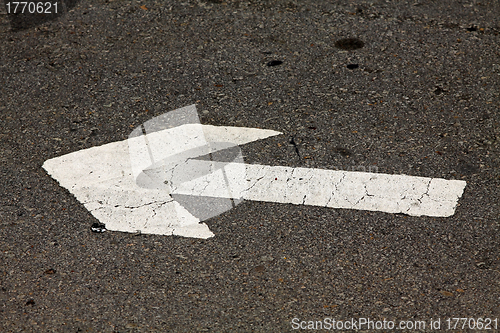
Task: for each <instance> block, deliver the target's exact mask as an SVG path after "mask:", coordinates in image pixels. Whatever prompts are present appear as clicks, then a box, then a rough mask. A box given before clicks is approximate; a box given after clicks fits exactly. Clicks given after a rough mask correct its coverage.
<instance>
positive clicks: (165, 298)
mask: <svg viewBox="0 0 500 333" xmlns="http://www.w3.org/2000/svg"><path fill="white" fill-rule="evenodd" d="M59 7H60V8H62V12H61V13H58V14H52V15H47V16H36V15H29V14H25V15H19V14H18V15H14V14H7V7H2V10H3V12H2V13H1V14H0V115H1V117H0V119H1V132H0V160H1V164H0V166H1V168H0V172H1V178H0V179H1V183H0V185H1V186H0V192H1V195H0V330H1V331H2V332H52V331H53V332H198V331H211V332H286V331H293V326H294V325H293V320H294V318H298V320H299V321H306V322H307V321H312V320H314V321H316V320H323V319H324V318H335V319H336V320H351V318H354V319H356V320H358V319H359V318H370V319H371V320H380V321H382V320H384V319H386V320H393V321H395V322H396V323H397V322H399V320H412V321H413V320H425V321H427V322H429V320H430V319H431V318H433V320H436V319H437V318H441V330H445V328H446V327H445V321H446V319H447V318H453V317H464V318H475V319H477V318H491V319H492V320H494V319H495V318H497V320H498V321H500V308H499V306H500V299H499V296H500V295H499V292H500V230H499V228H500V218H499V212H500V210H499V197H500V196H499V194H500V193H499V185H500V171H499V165H500V157H499V149H500V145H499V142H500V126H499V124H500V112H499V107H500V93H499V92H500V48H499V46H500V21H499V13H500V2H499V1H488V0H481V2H478V1H427V0H416V1H410V2H408V1H400V2H389V1H377V0H374V1H350V2H348V3H347V2H338V3H333V2H330V1H280V0H278V1H258V0H255V1H254V0H251V1H217V0H212V1H202V0H200V1H185V2H180V1H161V2H160V1H158V2H153V1H79V2H75V1H72V2H69V1H68V2H67V3H66V4H62V3H60V6H59ZM3 8H5V10H4V9H3ZM346 38H352V40H350V41H340V42H339V40H342V39H346ZM273 61H274V62H273ZM279 62H282V63H279ZM193 103H195V104H196V105H197V108H198V111H199V113H200V119H201V121H202V123H203V124H211V125H224V126H245V127H258V128H265V129H272V130H276V131H281V132H283V133H284V134H283V135H280V136H276V137H272V138H269V139H266V140H262V141H258V142H254V143H251V144H247V145H245V146H242V147H241V149H242V151H243V154H244V156H245V162H246V163H259V164H267V165H285V166H292V167H297V166H301V167H308V168H323V169H341V170H363V168H365V170H368V168H369V167H372V169H371V171H372V172H379V173H387V174H407V175H413V176H424V177H440V178H445V179H461V180H465V181H466V182H467V186H466V188H465V191H464V194H463V196H462V198H461V199H460V200H459V206H458V207H457V210H456V213H455V215H453V216H451V217H448V218H432V217H412V216H406V215H403V214H387V213H381V212H367V211H358V210H343V209H330V208H320V207H311V206H298V205H286V204H277V203H264V202H256V201H251V202H250V201H247V202H244V203H242V204H240V205H238V206H237V207H236V208H234V209H232V210H230V211H228V212H226V213H223V214H221V215H219V216H217V217H214V218H211V219H209V220H207V221H205V222H206V223H207V224H208V225H209V227H210V230H211V231H212V232H214V234H215V235H216V236H215V237H213V238H209V239H206V240H203V239H194V238H184V237H177V236H156V235H135V234H128V233H120V232H104V233H93V232H91V230H90V227H91V225H92V224H93V223H95V222H97V220H96V219H95V218H94V217H93V216H92V215H91V214H90V213H89V212H88V211H87V210H86V209H85V207H84V206H83V205H82V204H81V203H79V202H78V201H77V200H76V199H75V198H74V197H73V196H72V195H71V194H70V193H69V192H68V191H67V190H65V189H64V188H62V187H61V186H59V184H58V183H57V182H56V181H55V180H53V179H52V178H51V177H50V176H49V175H48V174H47V173H46V172H45V171H44V170H43V169H42V168H41V166H42V164H43V163H44V161H46V160H47V159H50V158H53V157H57V156H61V155H64V154H67V153H70V152H74V151H78V150H81V149H84V148H89V147H93V146H99V145H102V144H105V143H110V142H115V141H119V140H124V139H126V138H127V137H128V135H129V134H130V132H131V131H132V130H133V129H134V128H136V127H137V126H139V125H140V124H141V123H143V122H145V121H147V120H149V119H151V118H153V117H154V116H157V115H160V114H163V113H165V112H167V111H170V110H174V109H177V108H180V107H183V106H186V105H191V104H193ZM375 167H376V169H375ZM308 325H309V324H308ZM460 325H461V324H460ZM460 325H459V326H457V327H461V326H460ZM304 327H305V326H304ZM465 328H467V327H465ZM491 328H492V330H490V331H495V329H494V327H493V326H491ZM499 328H500V323H499ZM364 331H374V330H371V329H364ZM378 331H387V330H378ZM392 331H398V330H397V329H394V330H392ZM426 331H430V328H429V326H427V327H426ZM449 331H453V330H449ZM455 331H458V330H455ZM460 331H463V330H460Z"/></svg>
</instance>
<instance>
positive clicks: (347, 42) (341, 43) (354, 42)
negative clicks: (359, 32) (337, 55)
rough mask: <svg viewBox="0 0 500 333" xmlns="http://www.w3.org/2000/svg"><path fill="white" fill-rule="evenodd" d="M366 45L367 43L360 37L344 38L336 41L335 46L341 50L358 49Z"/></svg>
mask: <svg viewBox="0 0 500 333" xmlns="http://www.w3.org/2000/svg"><path fill="white" fill-rule="evenodd" d="M363 46H365V43H364V42H363V41H362V40H361V39H358V38H344V39H339V40H338V41H336V42H335V47H336V48H338V49H341V50H348V51H350V50H356V49H360V48H362V47H363Z"/></svg>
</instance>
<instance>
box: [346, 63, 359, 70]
mask: <svg viewBox="0 0 500 333" xmlns="http://www.w3.org/2000/svg"><path fill="white" fill-rule="evenodd" d="M358 67H359V65H358V64H349V65H347V68H348V69H356V68H358Z"/></svg>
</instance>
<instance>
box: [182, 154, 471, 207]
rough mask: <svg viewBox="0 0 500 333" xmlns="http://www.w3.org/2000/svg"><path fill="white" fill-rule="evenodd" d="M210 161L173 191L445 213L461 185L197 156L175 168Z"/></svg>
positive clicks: (196, 167)
mask: <svg viewBox="0 0 500 333" xmlns="http://www.w3.org/2000/svg"><path fill="white" fill-rule="evenodd" d="M217 163H220V165H217ZM214 164H215V169H218V171H216V172H214V173H210V174H206V175H203V176H201V177H198V178H196V179H192V180H189V181H185V182H182V183H180V184H175V186H174V187H173V188H172V193H173V194H184V195H195V196H209V197H219V198H238V199H246V200H255V201H267V202H279V203H291V204H296V205H299V204H303V205H312V206H324V207H331V208H347V209H359V210H369V211H381V212H386V213H404V214H408V215H414V216H421V215H426V216H437V217H446V216H451V215H453V214H454V212H455V208H456V206H457V202H458V199H459V198H460V197H461V195H462V193H463V190H464V188H465V184H466V183H465V182H464V181H460V180H445V179H441V178H427V177H415V176H407V175H388V174H379V173H366V172H353V171H340V170H324V169H310V168H291V167H283V166H268V165H255V164H241V163H221V162H208V161H196V160H190V161H187V162H186V164H183V166H182V168H181V169H180V170H184V172H185V170H201V169H203V168H208V167H209V166H210V167H214ZM173 179H175V178H173ZM184 179H185V178H184ZM227 184H229V188H228V186H227Z"/></svg>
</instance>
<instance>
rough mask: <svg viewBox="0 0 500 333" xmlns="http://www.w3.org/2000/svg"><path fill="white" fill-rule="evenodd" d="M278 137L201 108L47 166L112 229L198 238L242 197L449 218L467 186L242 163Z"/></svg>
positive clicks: (181, 111) (164, 117) (177, 112)
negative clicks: (245, 150)
mask: <svg viewBox="0 0 500 333" xmlns="http://www.w3.org/2000/svg"><path fill="white" fill-rule="evenodd" d="M278 134H281V133H280V132H277V131H272V130H263V129H255V128H244V127H225V126H211V125H201V124H199V120H198V117H197V112H196V108H195V106H194V105H192V106H189V107H186V108H182V109H178V110H175V111H172V112H169V113H167V114H165V115H162V116H160V117H156V118H154V119H153V120H151V121H149V122H146V123H145V124H144V125H143V126H141V127H139V128H138V129H136V130H135V131H134V132H132V134H131V135H130V137H129V139H128V140H125V141H120V142H114V143H109V144H106V145H103V146H99V147H93V148H90V149H85V150H81V151H77V152H74V153H71V154H67V155H64V156H60V157H56V158H53V159H50V160H47V161H46V162H45V163H44V165H43V168H45V170H47V172H48V173H49V174H50V175H51V176H52V177H53V178H55V179H56V180H58V181H59V183H60V184H61V186H63V187H65V188H67V189H68V190H69V191H70V192H71V193H73V194H74V195H75V196H76V198H77V199H78V200H79V201H80V202H82V203H83V204H84V206H85V207H86V208H87V209H88V210H89V211H90V212H91V213H92V215H94V217H96V218H97V219H98V220H100V221H101V222H102V223H105V224H106V228H107V229H108V230H115V231H124V232H137V231H140V232H142V233H152V234H162V235H180V236H186V237H197V238H208V237H212V236H213V233H212V232H211V231H210V230H209V228H208V226H207V225H206V224H204V223H200V221H203V220H206V219H207V218H210V217H213V216H215V215H218V214H220V213H222V212H224V211H227V210H229V209H231V208H233V207H234V206H235V205H236V204H238V203H239V202H241V200H243V199H245V200H255V201H267V202H279V203H290V204H297V205H299V204H301V205H313V206H324V207H331V208H347V209H360V210H369V211H381V212H387V213H404V214H408V215H414V216H420V215H427V216H438V217H446V216H451V215H453V214H454V212H455V208H456V206H457V202H458V199H459V198H460V197H461V195H462V193H463V190H464V188H465V185H466V183H465V182H464V181H459V180H445V179H439V178H425V177H414V176H406V175H388V174H378V173H376V174H375V173H365V172H348V171H337V170H324V169H310V168H291V167H284V166H267V165H250V164H245V163H243V158H242V156H241V151H240V150H239V147H238V145H242V144H245V143H248V142H252V141H256V140H260V139H264V138H267V137H270V136H274V135H278ZM217 155H219V156H217ZM220 158H222V159H223V160H224V161H217V159H220ZM200 198H204V199H207V200H209V201H208V202H207V201H203V200H202V201H200ZM216 198H220V199H222V200H216Z"/></svg>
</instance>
